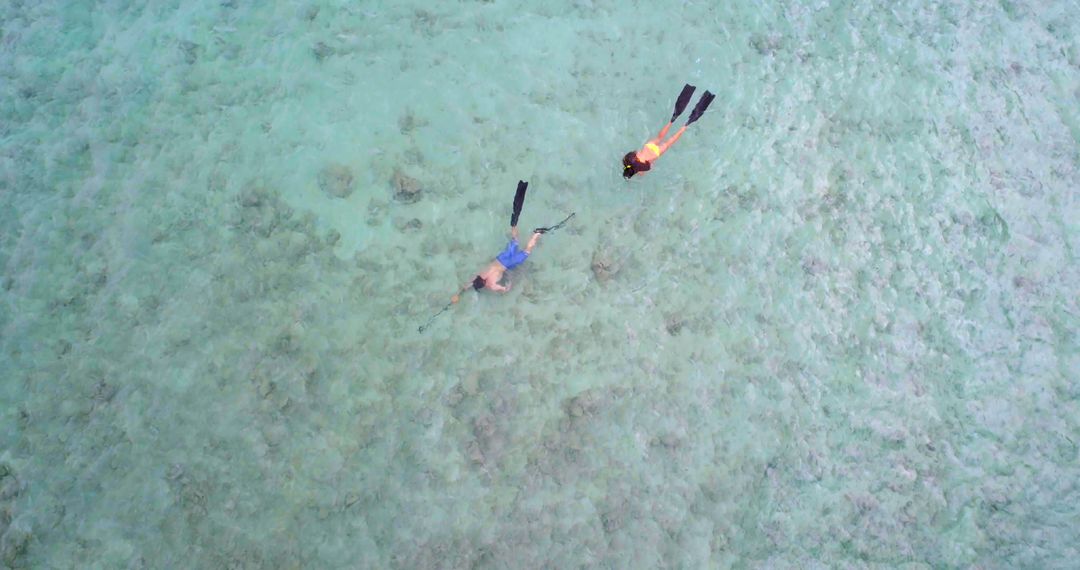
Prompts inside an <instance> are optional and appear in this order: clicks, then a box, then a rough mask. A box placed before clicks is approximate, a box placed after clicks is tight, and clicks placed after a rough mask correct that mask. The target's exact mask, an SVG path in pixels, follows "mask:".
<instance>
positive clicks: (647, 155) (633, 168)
mask: <svg viewBox="0 0 1080 570" xmlns="http://www.w3.org/2000/svg"><path fill="white" fill-rule="evenodd" d="M694 89H696V87H694V86H693V85H690V84H689V83H687V84H686V85H684V86H683V89H682V93H679V98H678V100H676V101H675V112H674V113H672V115H671V120H670V121H668V124H666V125H664V128H663V129H660V134H658V135H656V138H654V139H652V140H650V141H649V142H647V143H645V146H643V147H641V150H639V151H637V152H634V151H630V152H628V153H626V155H625V156H623V159H622V162H623V173H622V175H623V178H625V179H627V180H629V179H630V177H632V176H633V175H635V174H637V173H639V172H648V171H649V170H651V169H652V163H653V161H655V160H656V159H658V158H660V155H662V154H664V153H665V152H667V149H669V148H671V145H673V144H675V141H677V140H679V137H681V136H682V134H683V133H684V132H686V127H689V126H690V124H691V123H693V122H694V121H696V120H698V119H700V118H701V116H702V115H704V114H705V110H706V109H708V108H709V103H712V100H713V97H715V95H713V94H712V93H709V92H708V91H705V94H704V95H702V96H701V99H698V102H697V105H695V106H694V110H693V111H691V112H690V118H689V119H688V120H687V121H686V124H685V125H683V126H682V127H681V128H680V129H679V130H678V131H675V134H674V135H672V136H671V138H670V139H668V140H666V141H665V140H664V137H666V136H667V133H668V129H670V128H671V125H672V124H674V123H675V119H677V118H678V117H679V115H681V114H682V112H683V110H684V109H686V105H687V104H688V103H690V98H691V97H693V96H694Z"/></svg>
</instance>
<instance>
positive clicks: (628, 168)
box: [622, 151, 649, 180]
mask: <svg viewBox="0 0 1080 570" xmlns="http://www.w3.org/2000/svg"><path fill="white" fill-rule="evenodd" d="M622 165H623V169H622V175H623V178H625V179H627V180H630V177H631V176H633V175H635V174H637V173H638V172H645V171H646V170H648V169H649V163H647V162H642V161H640V160H638V157H637V153H636V152H634V151H630V152H628V153H626V156H624V157H622Z"/></svg>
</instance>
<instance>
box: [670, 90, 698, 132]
mask: <svg viewBox="0 0 1080 570" xmlns="http://www.w3.org/2000/svg"><path fill="white" fill-rule="evenodd" d="M694 89H697V87H694V86H693V85H690V84H689V83H687V84H686V85H683V88H682V93H679V98H678V99H676V100H675V112H674V113H672V114H671V122H672V123H674V122H675V119H677V118H678V117H679V115H681V114H682V112H683V111H684V110H685V109H686V106H687V105H689V104H690V98H691V97H693V96H694Z"/></svg>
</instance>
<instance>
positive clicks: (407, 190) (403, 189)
mask: <svg viewBox="0 0 1080 570" xmlns="http://www.w3.org/2000/svg"><path fill="white" fill-rule="evenodd" d="M390 182H391V184H392V185H393V187H394V199H395V200H398V201H400V202H405V203H406V204H412V203H414V202H416V201H418V200H420V195H421V194H422V193H423V188H421V186H420V181H419V180H417V179H415V178H413V177H411V176H409V175H407V174H405V173H404V172H402V171H401V170H399V169H397V168H395V169H394V176H393V178H391V180H390Z"/></svg>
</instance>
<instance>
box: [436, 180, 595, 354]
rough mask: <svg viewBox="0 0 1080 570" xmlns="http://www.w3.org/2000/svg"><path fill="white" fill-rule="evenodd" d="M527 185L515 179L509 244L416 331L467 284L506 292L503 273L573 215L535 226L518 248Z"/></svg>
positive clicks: (465, 288) (457, 298) (454, 299)
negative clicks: (543, 236) (518, 224)
mask: <svg viewBox="0 0 1080 570" xmlns="http://www.w3.org/2000/svg"><path fill="white" fill-rule="evenodd" d="M528 188H529V183H528V182H525V181H518V187H517V193H516V194H515V195H514V213H513V214H512V215H511V216H510V243H508V244H506V248H505V249H503V250H502V253H500V254H499V255H497V256H495V259H493V260H492V261H491V263H489V264H488V265H487V267H485V268H484V269H483V271H480V272H479V273H477V274H476V276H475V277H473V279H472V281H470V282H468V283H465V284H464V285H462V286H461V289H459V290H458V292H457V293H455V294H454V296H452V297H450V302H449V303H447V304H446V306H445V307H443V308H442V310H441V311H439V312H437V313H435V314H434V315H432V316H431V318H429V319H428V320H427V322H426V323H424V324H422V325H420V327H419V328H418V329H417V331H418V332H421V333H423V332H424V330H425V329H427V328H428V327H429V326H430V325H431V322H432V321H434V320H435V318H436V317H438V316H439V315H441V314H443V313H445V312H446V311H448V310H450V307H453V306H454V305H455V304H457V302H458V301H460V300H461V294H462V293H464V292H465V291H468V290H469V288H470V287H472V288H473V289H475V290H477V291H479V290H481V289H491V290H492V291H496V292H498V293H506V292H507V291H509V290H510V287H511V286H512V285H511V283H510V279H509V278H507V279H506V285H502V284H501V283H499V282H500V281H502V280H503V277H504V276H506V272H507V271H509V270H510V269H513V268H515V267H517V266H519V265H521V264H522V263H525V260H526V259H528V258H529V254H530V253H532V250H533V248H534V247H536V242H538V241H540V236H541V235H543V234H545V233H548V232H553V231H555V230H557V229H559V228H561V227H563V225H564V224H566V222H569V221H570V218H573V217H574V213H573V212H570V215H569V216H566V217H565V218H563V220H562V221H561V222H559V223H557V224H555V225H554V226H549V227H546V228H536V229H535V230H533V234H532V237H530V238H529V243H527V244H525V249H521V246H520V245H518V229H517V223H518V216H520V215H521V206H522V205H523V204H524V203H525V191H526V190H527V189H528Z"/></svg>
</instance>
